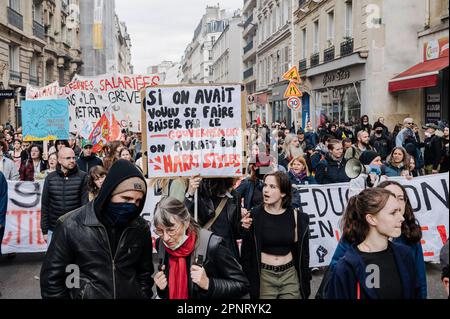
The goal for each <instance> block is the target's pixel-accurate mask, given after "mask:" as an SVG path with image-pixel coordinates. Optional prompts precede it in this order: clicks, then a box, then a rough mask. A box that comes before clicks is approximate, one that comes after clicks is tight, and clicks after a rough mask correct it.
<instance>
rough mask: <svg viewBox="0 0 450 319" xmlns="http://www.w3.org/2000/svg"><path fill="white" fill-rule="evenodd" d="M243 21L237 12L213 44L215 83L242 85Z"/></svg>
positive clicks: (213, 77)
mask: <svg viewBox="0 0 450 319" xmlns="http://www.w3.org/2000/svg"><path fill="white" fill-rule="evenodd" d="M241 20H242V18H241V15H240V12H239V11H237V12H236V14H235V15H234V16H233V17H232V18H230V20H229V22H228V25H227V26H226V27H225V29H224V30H223V32H222V34H221V35H220V36H219V37H218V38H217V40H216V41H215V42H214V44H213V47H212V56H213V64H212V70H213V76H212V79H213V82H214V83H242V75H243V71H242V47H243V38H242V27H241V25H242V23H241Z"/></svg>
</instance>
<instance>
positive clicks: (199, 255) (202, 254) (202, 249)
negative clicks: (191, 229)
mask: <svg viewBox="0 0 450 319" xmlns="http://www.w3.org/2000/svg"><path fill="white" fill-rule="evenodd" d="M212 235H213V233H212V232H210V231H209V230H206V229H201V230H200V233H199V238H198V242H197V243H198V244H197V247H195V250H194V255H193V257H194V258H193V260H191V262H192V263H193V264H195V265H198V266H200V267H203V263H204V262H205V260H206V253H207V252H208V245H209V240H210V239H211V236H212Z"/></svg>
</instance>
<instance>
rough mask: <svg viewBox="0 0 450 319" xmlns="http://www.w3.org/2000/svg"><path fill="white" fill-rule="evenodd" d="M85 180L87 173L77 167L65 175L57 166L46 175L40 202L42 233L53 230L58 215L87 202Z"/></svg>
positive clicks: (86, 179)
mask: <svg viewBox="0 0 450 319" xmlns="http://www.w3.org/2000/svg"><path fill="white" fill-rule="evenodd" d="M87 181H88V175H87V174H86V173H85V172H82V171H80V170H79V169H78V168H77V167H75V168H74V169H73V170H71V171H69V172H68V174H67V175H65V174H64V173H63V172H62V170H61V167H59V166H58V168H57V169H56V171H55V172H53V173H50V174H49V175H48V176H47V178H46V179H45V183H44V189H43V191H42V204H41V229H42V233H43V234H44V235H46V234H47V233H48V231H49V230H51V231H54V230H55V227H56V221H57V220H58V218H59V217H61V216H63V215H64V214H66V213H68V212H71V211H73V210H75V209H78V208H80V207H81V206H83V205H85V204H87V203H88V202H89V195H88V190H87Z"/></svg>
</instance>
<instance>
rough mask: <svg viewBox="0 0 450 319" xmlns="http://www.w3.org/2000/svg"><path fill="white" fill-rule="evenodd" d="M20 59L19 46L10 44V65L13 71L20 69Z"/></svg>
mask: <svg viewBox="0 0 450 319" xmlns="http://www.w3.org/2000/svg"><path fill="white" fill-rule="evenodd" d="M19 59H20V48H19V46H17V45H10V46H9V66H10V70H11V71H13V72H19V71H20V65H19Z"/></svg>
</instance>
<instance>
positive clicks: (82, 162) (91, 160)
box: [77, 154, 103, 174]
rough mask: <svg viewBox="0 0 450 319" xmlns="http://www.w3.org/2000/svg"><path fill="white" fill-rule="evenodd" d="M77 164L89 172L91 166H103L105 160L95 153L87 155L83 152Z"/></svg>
mask: <svg viewBox="0 0 450 319" xmlns="http://www.w3.org/2000/svg"><path fill="white" fill-rule="evenodd" d="M77 166H78V168H79V169H80V170H82V171H83V172H85V173H88V174H89V171H90V170H91V168H93V167H95V166H103V162H102V160H101V159H99V158H98V157H97V156H95V155H91V156H89V157H85V156H83V154H81V156H80V158H79V159H78V160H77Z"/></svg>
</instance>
